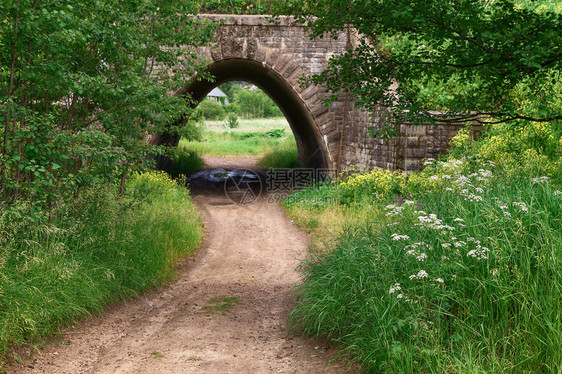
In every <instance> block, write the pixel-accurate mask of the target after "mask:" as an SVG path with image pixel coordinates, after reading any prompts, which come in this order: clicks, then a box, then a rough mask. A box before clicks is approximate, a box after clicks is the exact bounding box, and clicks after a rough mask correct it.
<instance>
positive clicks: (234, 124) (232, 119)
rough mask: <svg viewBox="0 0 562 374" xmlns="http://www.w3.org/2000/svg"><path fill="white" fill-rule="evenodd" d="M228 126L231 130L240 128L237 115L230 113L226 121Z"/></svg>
mask: <svg viewBox="0 0 562 374" xmlns="http://www.w3.org/2000/svg"><path fill="white" fill-rule="evenodd" d="M226 125H227V126H228V127H229V128H231V129H236V128H238V127H239V126H240V122H239V121H238V115H237V114H236V113H229V114H228V117H227V119H226Z"/></svg>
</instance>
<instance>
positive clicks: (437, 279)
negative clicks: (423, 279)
mask: <svg viewBox="0 0 562 374" xmlns="http://www.w3.org/2000/svg"><path fill="white" fill-rule="evenodd" d="M433 281H434V282H437V283H441V284H443V283H445V281H444V280H443V278H435V279H434V280H433Z"/></svg>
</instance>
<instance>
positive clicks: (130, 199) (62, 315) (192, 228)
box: [0, 173, 202, 361]
mask: <svg viewBox="0 0 562 374" xmlns="http://www.w3.org/2000/svg"><path fill="white" fill-rule="evenodd" d="M114 190H115V189H109V188H108V187H107V185H105V184H104V185H100V186H98V187H97V188H92V189H89V190H85V191H82V193H81V194H80V196H78V197H77V198H76V199H74V201H72V203H68V204H67V205H61V206H59V207H57V208H55V209H53V211H51V212H50V213H49V215H48V216H45V217H44V218H39V219H33V220H31V219H28V218H27V217H29V215H28V214H27V213H26V208H25V207H24V206H20V207H19V210H18V209H12V210H11V211H9V212H8V213H5V214H3V215H2V216H1V217H0V229H1V230H2V240H3V241H2V243H1V247H0V357H1V355H4V354H6V352H7V351H8V349H9V347H10V346H13V345H16V344H21V343H29V342H31V341H33V340H34V339H37V338H41V337H44V336H46V335H48V334H50V333H52V332H54V331H56V329H57V328H59V327H61V326H64V325H68V324H69V323H71V322H72V321H74V320H76V319H78V318H81V317H84V316H88V315H90V314H91V313H95V312H97V311H99V310H101V309H102V308H103V307H104V306H105V305H107V304H108V303H111V302H113V301H115V300H123V299H128V298H131V297H136V296H137V295H139V294H140V293H142V292H144V291H147V290H150V289H153V288H155V287H158V286H159V285H161V284H162V283H163V282H166V281H167V280H169V279H171V278H172V277H173V275H174V269H175V266H176V265H177V263H178V260H179V259H181V258H183V257H185V256H187V255H189V254H191V253H193V252H194V250H195V249H196V247H197V246H198V244H199V242H200V240H201V229H202V224H201V220H200V218H199V215H198V213H197V210H196V209H195V207H194V205H193V204H192V201H191V197H190V195H189V192H188V191H187V190H186V189H185V188H182V187H180V186H179V185H177V184H176V183H175V182H173V181H172V180H170V179H169V178H168V177H166V176H165V175H163V174H160V173H147V174H142V175H137V176H133V177H131V178H130V180H129V181H128V182H127V184H126V190H125V195H124V196H123V197H122V198H119V197H118V196H116V194H115V193H114ZM0 361H1V360H0Z"/></svg>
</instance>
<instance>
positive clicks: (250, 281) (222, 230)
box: [8, 165, 344, 374]
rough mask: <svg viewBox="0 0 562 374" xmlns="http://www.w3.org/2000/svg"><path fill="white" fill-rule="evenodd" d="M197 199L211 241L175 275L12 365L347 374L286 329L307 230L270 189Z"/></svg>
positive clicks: (39, 369)
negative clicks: (250, 197)
mask: <svg viewBox="0 0 562 374" xmlns="http://www.w3.org/2000/svg"><path fill="white" fill-rule="evenodd" d="M243 166H248V165H243ZM194 200H195V201H196V203H197V204H198V206H199V207H200V210H201V212H202V215H203V217H204V220H205V227H206V239H205V242H204V243H203V245H202V248H201V249H200V250H199V252H198V254H197V255H196V256H195V257H194V258H193V259H191V260H189V261H188V263H187V264H185V265H184V266H183V267H182V269H181V270H180V274H179V277H178V279H177V280H175V281H174V282H173V283H171V284H170V285H168V286H166V287H164V288H162V289H161V290H158V291H156V292H154V293H152V294H150V295H148V296H145V297H142V298H140V299H139V300H135V301H132V302H128V303H122V304H119V305H115V306H113V307H112V308H110V309H109V310H108V311H106V312H105V313H104V314H103V316H100V317H95V318H90V319H88V320H86V321H84V322H82V323H81V324H80V325H79V326H77V327H76V328H75V329H73V330H70V331H69V332H68V333H66V334H64V335H61V336H60V337H57V338H55V339H54V341H53V342H51V343H49V344H48V345H47V346H46V347H45V348H44V349H42V350H41V351H40V352H36V353H35V354H34V359H33V360H31V361H27V362H25V363H24V365H17V366H14V367H11V368H9V369H8V372H9V373H12V372H13V373H57V374H62V373H72V374H76V373H96V374H97V373H135V374H140V373H213V374H215V373H308V374H311V373H341V372H344V369H342V367H340V366H338V365H337V364H333V365H330V364H329V362H330V357H331V354H332V352H331V351H330V350H328V348H327V347H326V346H325V344H324V343H322V342H319V341H314V340H310V339H304V338H301V337H299V336H298V335H293V334H289V333H288V331H287V326H286V322H287V315H288V313H289V312H290V310H291V307H292V305H293V303H294V301H293V300H294V295H293V293H292V289H293V284H294V283H295V282H297V281H298V280H299V275H298V273H297V272H296V271H295V268H296V267H297V266H298V264H299V259H302V258H303V257H304V256H305V255H306V250H307V237H306V236H305V235H304V234H303V233H301V232H299V231H298V230H297V229H296V228H295V227H294V226H293V225H292V223H291V222H290V220H289V219H288V218H287V217H286V215H285V214H284V212H283V211H282V209H281V208H280V207H279V206H277V205H273V204H269V203H268V202H267V200H266V198H265V197H264V196H262V198H260V199H259V200H258V201H256V202H254V203H253V204H249V205H243V206H241V205H235V204H232V203H231V202H230V201H229V200H228V199H227V198H226V197H225V195H224V193H222V191H221V192H215V193H213V192H209V191H202V192H197V191H195V192H194Z"/></svg>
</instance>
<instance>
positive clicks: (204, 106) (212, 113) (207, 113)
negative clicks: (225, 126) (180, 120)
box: [195, 99, 226, 121]
mask: <svg viewBox="0 0 562 374" xmlns="http://www.w3.org/2000/svg"><path fill="white" fill-rule="evenodd" d="M195 113H196V115H201V116H202V117H203V118H204V119H206V120H210V121H218V120H222V119H224V117H225V116H226V113H225V111H224V108H223V105H222V104H219V103H217V102H216V101H214V100H210V99H205V100H203V101H201V103H200V104H199V105H198V106H197V109H196V110H195Z"/></svg>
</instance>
